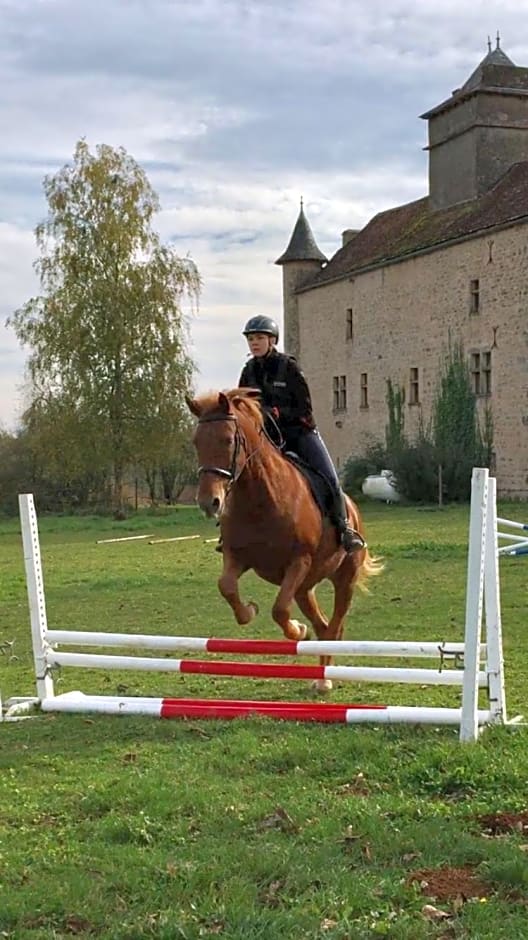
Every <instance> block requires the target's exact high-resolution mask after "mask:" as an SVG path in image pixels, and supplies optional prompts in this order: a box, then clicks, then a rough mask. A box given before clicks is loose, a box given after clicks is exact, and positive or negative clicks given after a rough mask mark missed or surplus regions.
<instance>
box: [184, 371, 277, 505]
mask: <svg viewBox="0 0 528 940" xmlns="http://www.w3.org/2000/svg"><path fill="white" fill-rule="evenodd" d="M259 396H260V392H258V391H256V390H254V389H233V390H232V391H230V392H214V393H211V394H209V395H204V396H202V397H200V398H195V399H190V398H186V399H185V401H186V403H187V407H188V408H189V410H190V411H191V412H192V414H193V415H195V417H197V418H198V423H197V425H196V429H195V432H194V437H193V443H194V446H195V447H196V451H197V454H198V461H199V467H198V493H197V497H196V500H197V502H198V505H199V507H200V509H201V510H202V511H203V512H204V513H205V514H206V516H209V517H215V518H218V517H219V516H220V515H221V514H222V510H223V508H224V504H225V499H226V495H227V492H228V489H229V487H230V486H231V485H232V484H233V483H234V482H235V481H236V480H237V479H238V477H239V475H240V474H241V472H242V470H243V469H244V467H245V466H246V463H247V461H248V457H249V455H250V453H251V451H252V449H253V445H252V442H251V441H250V440H248V436H253V435H257V434H258V431H259V428H260V427H262V417H261V412H260V408H259V407H258V405H257V403H256V402H255V401H254V399H255V398H258V397H259ZM241 406H242V407H241ZM244 406H245V407H244ZM248 419H249V422H248ZM251 419H253V420H251Z"/></svg>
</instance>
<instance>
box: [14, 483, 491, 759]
mask: <svg viewBox="0 0 528 940" xmlns="http://www.w3.org/2000/svg"><path fill="white" fill-rule="evenodd" d="M19 504H20V516H21V522H22V537H23V545H24V560H25V567H26V577H27V588H28V598H29V605H30V617H31V631H32V640H33V655H34V664H35V675H36V681H37V698H36V699H34V700H28V701H35V702H38V704H39V705H40V708H41V709H42V711H46V712H51V711H57V712H58V711H61V712H83V713H86V712H94V713H104V714H121V715H151V716H155V717H159V718H179V717H193V718H204V717H209V718H222V719H224V718H235V717H244V716H249V715H257V714H258V715H267V716H268V717H272V718H282V719H289V720H294V721H320V722H342V723H345V724H360V723H366V722H372V723H384V724H396V723H412V724H434V725H457V726H459V728H460V740H461V741H474V740H476V739H477V737H478V734H479V730H480V729H481V728H482V727H483V726H484V725H487V724H504V723H506V706H505V692H504V670H503V659H502V637H501V619H500V599H499V581H498V551H497V518H496V501H495V480H493V479H491V478H489V476H488V471H487V470H484V469H477V470H474V471H473V480H472V495H471V518H470V531H469V552H468V577H467V596H466V627H465V639H464V643H449V644H446V643H442V642H431V641H427V642H423V643H420V642H415V641H413V642H405V641H397V642H395V641H391V642H374V641H362V640H359V641H358V640H355V641H334V642H330V641H328V642H324V641H317V640H315V641H311V640H303V641H299V642H297V643H295V642H293V641H292V642H290V641H288V640H276V641H272V640H249V639H241V640H236V639H220V638H206V637H182V636H172V637H171V636H151V635H148V634H145V635H135V634H113V633H101V632H93V631H77V630H71V631H70V630H48V626H47V619H46V604H45V597H44V584H43V577H42V567H41V558H40V546H39V538H38V526H37V518H36V513H35V507H34V503H33V497H32V496H31V495H29V494H25V495H21V496H20V497H19ZM483 607H484V608H485V623H486V636H485V640H482V638H481V633H482V620H483ZM58 646H100V647H107V648H108V647H111V648H116V647H122V648H128V649H130V648H132V647H135V648H137V649H147V650H159V651H161V650H163V651H165V652H171V651H177V650H184V649H186V650H190V651H195V652H196V651H201V652H206V653H234V654H245V655H247V656H254V655H283V656H294V655H295V656H301V657H302V656H314V655H317V656H320V655H333V656H339V655H346V656H352V657H353V656H378V657H409V658H411V657H412V658H424V659H427V658H428V659H434V660H436V663H437V668H436V669H435V668H428V669H421V668H420V669H418V668H400V667H386V666H380V667H373V666H350V665H343V666H341V665H338V666H334V665H332V666H324V667H323V666H319V665H304V664H293V663H284V664H274V663H252V662H226V661H223V660H213V661H205V660H191V659H170V658H163V659H161V658H159V659H156V658H150V657H147V656H144V657H142V656H131V655H115V654H112V655H102V654H100V653H86V652H78V653H75V652H68V651H63V650H62V649H61V650H59V649H57V647H58ZM453 662H454V663H455V665H457V664H460V663H462V662H463V668H458V669H457V668H455V669H453V668H444V666H445V665H446V664H450V665H453ZM56 666H61V667H68V666H75V667H79V666H81V667H85V668H104V669H125V668H126V669H137V670H146V669H148V670H153V671H156V672H178V673H188V674H191V673H192V674H210V675H223V676H240V675H244V676H251V677H267V678H272V677H278V678H281V679H321V678H328V679H339V680H341V681H343V680H344V681H353V682H363V681H365V682H366V681H369V682H397V683H417V684H420V685H425V684H430V685H433V684H434V685H451V686H458V687H459V688H460V689H461V692H462V705H461V707H460V708H442V707H425V706H394V705H370V704H369V705H356V704H352V705H348V704H347V705H341V704H332V703H313V702H256V701H236V700H219V701H215V700H212V699H180V698H140V697H134V698H132V697H121V696H107V695H88V694H84V693H83V692H67V693H63V694H61V695H55V692H54V687H53V677H52V670H53V667H56ZM480 690H485V692H486V694H487V703H486V707H485V708H482V707H479V703H478V698H479V691H480ZM18 704H19V703H18ZM26 704H27V703H26ZM19 707H21V706H20V705H19ZM16 708H17V705H13V708H12V709H11V711H12V713H13V714H14V713H15V711H16Z"/></svg>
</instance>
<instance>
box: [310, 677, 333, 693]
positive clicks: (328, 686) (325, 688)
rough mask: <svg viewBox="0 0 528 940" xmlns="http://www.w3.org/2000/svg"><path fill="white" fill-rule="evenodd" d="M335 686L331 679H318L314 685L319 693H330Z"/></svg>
mask: <svg viewBox="0 0 528 940" xmlns="http://www.w3.org/2000/svg"><path fill="white" fill-rule="evenodd" d="M333 687H334V686H333V683H332V680H331V679H316V680H315V682H314V684H313V686H312V688H313V689H314V691H315V692H316V693H317V695H328V693H329V692H331V691H332V689H333Z"/></svg>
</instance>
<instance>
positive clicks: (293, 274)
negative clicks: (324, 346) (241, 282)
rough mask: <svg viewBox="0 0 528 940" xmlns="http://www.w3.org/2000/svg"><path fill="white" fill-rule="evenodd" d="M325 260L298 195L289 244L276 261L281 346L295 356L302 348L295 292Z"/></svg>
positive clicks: (315, 272) (298, 355)
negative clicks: (279, 282)
mask: <svg viewBox="0 0 528 940" xmlns="http://www.w3.org/2000/svg"><path fill="white" fill-rule="evenodd" d="M326 261H327V258H326V257H325V256H324V254H323V252H322V251H320V250H319V248H318V247H317V243H316V241H315V238H314V236H313V232H312V230H311V228H310V223H309V222H308V219H307V218H306V216H305V214H304V208H303V201H302V199H301V210H300V212H299V218H298V219H297V222H296V223H295V228H294V230H293V233H292V236H291V238H290V242H289V244H288V247H287V249H286V251H285V252H284V254H282V255H281V256H280V258H277V260H276V262H275V264H280V265H281V266H282V294H283V307H284V350H285V352H287V353H288V354H289V355H290V356H295V358H296V359H297V360H299V359H300V358H301V349H300V334H299V309H298V303H297V294H296V293H295V292H296V290H297V289H298V288H299V287H302V286H303V285H304V284H306V282H307V281H309V280H310V279H311V278H312V277H313V276H314V275H315V274H317V272H318V271H320V270H321V268H322V266H323V264H325V262H326Z"/></svg>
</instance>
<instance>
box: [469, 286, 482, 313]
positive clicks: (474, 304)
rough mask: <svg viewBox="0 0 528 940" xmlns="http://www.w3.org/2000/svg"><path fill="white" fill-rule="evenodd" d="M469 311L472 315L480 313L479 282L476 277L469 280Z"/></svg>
mask: <svg viewBox="0 0 528 940" xmlns="http://www.w3.org/2000/svg"><path fill="white" fill-rule="evenodd" d="M469 312H470V314H471V315H472V316H474V315H475V314H477V313H480V282H479V280H478V278H475V279H474V280H472V281H470V282H469Z"/></svg>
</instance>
